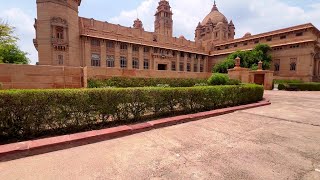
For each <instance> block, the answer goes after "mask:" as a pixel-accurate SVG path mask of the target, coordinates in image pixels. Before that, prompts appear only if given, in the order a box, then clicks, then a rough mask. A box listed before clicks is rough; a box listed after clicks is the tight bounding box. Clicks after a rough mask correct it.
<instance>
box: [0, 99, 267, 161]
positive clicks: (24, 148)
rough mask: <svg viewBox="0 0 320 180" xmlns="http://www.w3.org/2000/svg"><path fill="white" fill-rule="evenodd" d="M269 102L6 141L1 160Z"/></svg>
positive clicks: (92, 141) (0, 156)
mask: <svg viewBox="0 0 320 180" xmlns="http://www.w3.org/2000/svg"><path fill="white" fill-rule="evenodd" d="M270 104H271V103H270V101H268V100H266V99H264V100H263V101H260V102H258V103H253V104H247V105H241V106H235V107H229V108H224V109H217V110H212V111H207V112H200V113H195V114H189V115H182V116H175V117H169V118H164V119H158V120H154V121H148V122H144V123H139V124H133V125H124V126H118V127H113V128H107V129H102V130H94V131H88V132H82V133H76V134H70V135H64V136H57V137H50V138H45V139H38V140H33V141H25V142H19V143H13V144H6V145H1V146H0V162H1V161H9V160H14V159H18V158H22V157H26V156H32V155H38V154H44V153H48V152H52V151H57V150H61V149H67V148H72V147H77V146H81V145H85V144H91V143H96V142H100V141H105V140H109V139H114V138H119V137H124V136H128V135H132V134H136V133H140V132H145V131H149V130H152V129H158V128H163V127H168V126H172V125H176V124H181V123H186V122H190V121H196V120H199V119H204V118H209V117H214V116H219V115H223V114H228V113H232V112H235V111H239V110H245V109H250V108H256V107H261V106H266V105H270Z"/></svg>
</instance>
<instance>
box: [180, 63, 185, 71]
mask: <svg viewBox="0 0 320 180" xmlns="http://www.w3.org/2000/svg"><path fill="white" fill-rule="evenodd" d="M179 66H180V71H184V63H183V62H180V65H179Z"/></svg>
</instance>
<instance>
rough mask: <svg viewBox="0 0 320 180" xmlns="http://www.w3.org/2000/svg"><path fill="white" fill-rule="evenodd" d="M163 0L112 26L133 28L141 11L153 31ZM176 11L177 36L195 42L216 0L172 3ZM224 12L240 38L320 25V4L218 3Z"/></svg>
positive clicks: (271, 1)
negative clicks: (308, 24) (199, 26)
mask: <svg viewBox="0 0 320 180" xmlns="http://www.w3.org/2000/svg"><path fill="white" fill-rule="evenodd" d="M158 2H159V0H145V1H143V2H142V3H141V5H140V6H139V7H138V8H136V9H132V10H130V11H122V12H121V13H120V14H119V16H116V17H113V18H111V22H112V23H117V24H121V25H125V26H132V24H133V20H134V19H135V18H136V12H139V18H140V19H141V20H142V22H143V23H144V26H145V29H146V30H147V31H153V23H154V16H153V15H154V13H155V11H156V7H157V4H158ZM169 2H170V5H171V7H172V11H173V14H174V15H173V20H174V35H175V36H180V35H184V36H185V37H186V38H188V39H191V40H192V39H194V30H195V28H196V26H197V24H198V22H200V21H202V19H203V18H204V17H205V16H206V15H207V14H208V13H209V12H210V10H211V8H212V5H213V1H212V0H201V1H200V0H170V1H169ZM217 5H218V8H219V10H220V12H222V13H223V14H224V15H225V16H226V17H227V19H228V20H231V19H232V20H233V22H234V24H235V26H236V37H242V36H243V35H244V34H245V33H246V32H251V33H252V34H257V33H263V32H267V31H271V30H276V29H280V28H285V27H289V26H294V25H298V24H303V23H309V22H311V23H313V24H314V25H316V26H318V27H319V26H320V11H319V10H318V9H319V7H320V3H316V2H314V3H312V4H310V5H308V8H307V10H305V9H303V8H301V7H295V6H290V5H288V4H286V3H285V2H283V1H280V0H259V1H257V0H241V1H239V0H228V1H218V3H217Z"/></svg>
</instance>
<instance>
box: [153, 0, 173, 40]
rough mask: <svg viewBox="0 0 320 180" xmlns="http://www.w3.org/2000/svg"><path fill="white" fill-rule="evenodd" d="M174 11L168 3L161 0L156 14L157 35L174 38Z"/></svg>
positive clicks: (155, 26)
mask: <svg viewBox="0 0 320 180" xmlns="http://www.w3.org/2000/svg"><path fill="white" fill-rule="evenodd" d="M172 15H173V13H172V11H171V7H170V4H169V2H168V1H166V0H161V1H160V2H159V5H158V7H157V12H156V14H155V21H154V30H155V32H156V33H158V34H161V35H165V36H169V37H172V33H173V30H172V29H173V20H172Z"/></svg>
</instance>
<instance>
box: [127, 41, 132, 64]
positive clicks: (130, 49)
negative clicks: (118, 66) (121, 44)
mask: <svg viewBox="0 0 320 180" xmlns="http://www.w3.org/2000/svg"><path fill="white" fill-rule="evenodd" d="M127 50H128V60H127V63H128V66H127V69H132V44H128V49H127Z"/></svg>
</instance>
